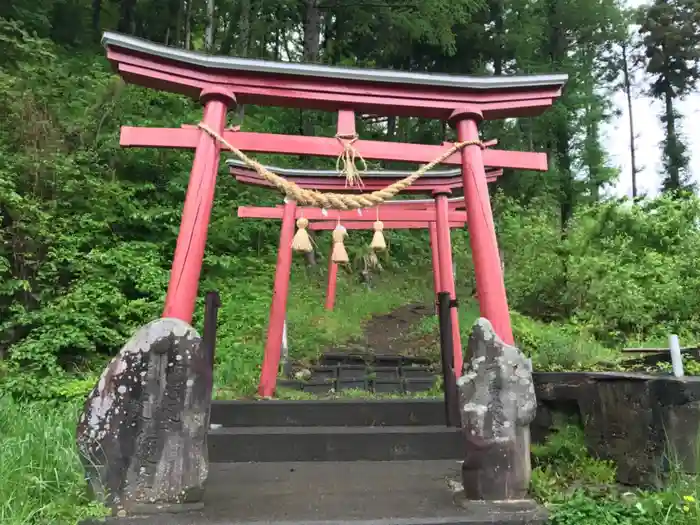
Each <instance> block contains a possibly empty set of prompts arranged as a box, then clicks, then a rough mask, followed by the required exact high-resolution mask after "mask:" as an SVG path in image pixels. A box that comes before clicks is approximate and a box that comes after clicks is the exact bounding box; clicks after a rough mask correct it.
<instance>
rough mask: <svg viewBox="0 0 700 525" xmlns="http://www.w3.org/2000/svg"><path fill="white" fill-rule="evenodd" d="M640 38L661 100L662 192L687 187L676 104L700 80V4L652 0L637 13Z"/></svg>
mask: <svg viewBox="0 0 700 525" xmlns="http://www.w3.org/2000/svg"><path fill="white" fill-rule="evenodd" d="M639 18H640V20H639V21H640V23H641V28H640V34H641V35H642V38H643V44H644V48H645V52H646V57H647V59H648V62H647V66H646V71H647V73H648V74H649V75H650V76H651V77H652V81H651V87H650V94H651V96H652V97H654V98H656V99H658V100H661V101H662V102H663V110H662V114H661V122H662V123H663V124H664V127H665V138H664V141H663V161H664V170H665V177H664V180H663V183H662V187H663V190H664V191H669V192H677V191H679V190H682V189H684V188H687V187H689V186H690V183H689V173H688V152H687V147H686V145H685V143H684V141H683V138H682V136H681V129H680V128H681V119H682V115H681V114H680V113H679V111H678V107H677V102H678V101H679V100H681V99H682V98H683V97H684V96H685V95H687V94H688V93H689V92H691V91H692V90H693V89H694V87H695V86H696V85H697V82H698V79H700V0H656V1H655V2H654V3H653V4H652V5H650V6H647V7H644V8H642V9H641V10H640V11H639Z"/></svg>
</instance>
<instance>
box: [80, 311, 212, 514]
mask: <svg viewBox="0 0 700 525" xmlns="http://www.w3.org/2000/svg"><path fill="white" fill-rule="evenodd" d="M212 368H213V367H212V363H211V355H210V353H209V351H208V350H207V349H206V348H205V345H203V344H202V339H201V338H200V336H199V335H198V334H197V332H196V331H195V330H194V328H192V327H191V326H190V325H188V324H187V323H185V322H184V321H180V320H179V319H158V320H156V321H153V322H151V323H149V324H147V325H145V326H143V327H142V328H140V329H139V330H138V331H137V332H136V334H135V335H134V336H133V337H132V338H131V340H130V341H129V342H128V343H127V344H126V345H124V347H123V348H122V349H121V351H120V352H119V354H118V355H117V356H116V357H115V358H114V359H113V360H112V361H111V362H110V364H109V365H108V366H107V368H106V369H105V371H104V372H103V373H102V376H101V378H100V380H99V383H98V384H97V386H96V387H95V388H94V389H93V390H92V392H91V393H90V395H89V396H88V399H87V401H86V403H85V407H84V410H83V413H82V415H81V416H80V421H79V423H78V432H77V443H78V448H79V450H80V453H81V456H82V459H83V464H84V466H85V470H86V475H87V480H88V482H89V485H90V488H91V490H92V492H93V494H94V496H95V497H96V498H97V499H98V500H99V501H101V502H103V503H104V504H105V505H107V506H108V507H110V508H112V509H113V512H114V513H115V514H117V515H124V514H150V513H154V512H162V511H169V512H174V511H179V510H192V509H193V508H198V507H201V499H202V495H203V484H204V482H205V480H206V478H207V474H208V458H207V443H206V433H207V429H208V424H209V409H210V406H211V393H212Z"/></svg>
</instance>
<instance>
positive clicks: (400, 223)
mask: <svg viewBox="0 0 700 525" xmlns="http://www.w3.org/2000/svg"><path fill="white" fill-rule="evenodd" d="M463 205H464V200H463V199H461V198H458V199H448V198H447V197H446V196H445V195H438V196H436V198H435V200H428V199H424V200H397V201H391V202H387V203H384V204H382V205H380V206H377V207H375V208H370V209H364V210H352V211H337V210H333V211H330V212H327V211H326V210H319V209H318V208H308V207H297V206H296V203H294V202H293V201H286V202H285V204H284V205H281V206H276V207H272V206H268V207H264V206H240V207H239V208H238V212H237V214H238V217H240V218H255V219H281V220H282V227H281V234H280V244H279V248H278V253H277V267H276V271H275V281H274V290H273V297H274V298H275V299H276V300H275V301H273V305H272V306H273V307H272V308H271V309H270V318H269V325H268V331H272V332H273V333H276V332H277V331H280V333H281V330H282V327H283V326H284V320H285V318H286V303H287V296H288V294H289V280H290V275H291V267H292V249H291V247H292V237H293V232H294V221H295V219H299V218H302V217H303V218H306V219H309V220H310V221H314V222H310V223H309V229H311V230H317V231H319V230H320V231H323V230H332V229H334V228H335V227H336V226H337V225H338V224H342V225H343V226H344V227H345V228H346V229H348V230H353V229H370V228H372V227H373V223H374V222H375V221H376V220H381V221H382V222H383V224H384V228H385V229H386V230H390V229H428V230H429V233H430V247H431V253H432V267H433V287H434V291H435V296H436V298H437V294H438V293H439V292H440V291H446V292H449V293H450V296H451V297H452V298H455V297H456V290H455V282H454V275H453V273H452V246H451V240H450V229H451V228H453V227H464V225H465V224H466V212H464V211H459V210H458V208H459V207H462V206H463ZM358 212H360V213H358ZM316 221H318V222H316ZM328 261H329V263H328V264H329V266H328V285H327V288H326V304H325V306H326V309H327V310H333V308H334V305H335V296H336V284H337V274H338V265H337V264H336V263H334V262H333V260H332V257H331V255H330V253H329V256H328ZM275 306H277V307H276V308H275ZM451 317H452V341H453V359H454V361H453V363H454V370H455V372H456V374H457V376H459V375H460V373H461V370H462V365H463V359H464V357H463V352H462V342H461V336H460V332H459V316H458V311H457V309H456V308H452V309H451ZM274 344H276V340H275V339H273V338H268V340H267V341H266V349H265V353H266V355H267V354H268V351H270V352H271V351H272V348H271V347H270V345H274ZM268 347H270V348H268Z"/></svg>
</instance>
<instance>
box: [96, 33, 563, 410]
mask: <svg viewBox="0 0 700 525" xmlns="http://www.w3.org/2000/svg"><path fill="white" fill-rule="evenodd" d="M102 41H103V44H104V45H105V47H106V48H107V58H108V59H109V60H110V62H111V63H112V65H113V67H114V68H115V69H116V71H117V72H118V73H119V74H120V75H121V76H122V78H123V79H124V80H125V81H127V82H131V83H134V84H139V85H142V86H147V87H151V88H155V89H161V90H166V91H171V92H174V93H181V94H185V95H188V96H190V97H192V98H195V99H199V100H201V101H202V103H203V104H204V115H203V118H202V124H203V125H205V126H207V128H208V129H209V130H211V131H213V132H214V133H216V134H218V135H219V136H221V137H223V139H224V140H226V141H228V142H229V143H231V144H232V145H235V146H236V147H237V148H239V149H241V150H245V151H248V152H267V153H284V154H293V155H319V156H327V157H337V156H338V155H339V154H340V153H341V152H342V151H343V148H344V146H343V144H342V141H340V140H338V138H330V137H328V138H326V137H300V136H293V135H279V134H268V133H250V132H241V131H238V130H231V129H227V128H226V116H227V111H228V109H229V107H231V106H233V105H235V104H236V103H239V104H258V105H275V106H285V107H299V108H308V109H321V110H326V111H337V112H338V137H348V136H355V135H356V133H355V113H356V112H358V113H362V114H366V113H372V114H381V115H394V116H403V117H407V116H408V117H422V118H433V119H440V120H443V121H449V122H450V123H451V124H452V125H453V126H454V127H455V128H456V131H457V140H458V141H460V142H469V143H470V144H469V145H466V146H464V147H462V148H461V151H460V152H455V153H454V154H452V155H450V156H449V157H448V158H446V159H444V161H443V162H442V163H443V164H447V165H453V166H454V165H457V166H461V167H462V181H463V187H464V199H465V205H466V213H467V216H468V219H469V220H468V223H469V224H468V227H469V233H470V243H471V247H472V256H473V260H474V270H475V276H476V286H477V294H478V296H479V300H480V309H481V315H482V316H484V317H486V318H487V319H489V320H490V321H491V323H492V325H493V327H494V329H495V331H496V333H497V334H498V335H499V336H500V337H501V338H502V339H503V340H504V341H505V342H507V343H512V342H513V335H512V329H511V326H510V315H509V311H508V302H507V298H506V292H505V285H504V282H503V274H502V270H501V264H500V256H499V251H498V245H497V241H496V235H495V229H494V224H493V217H492V212H491V204H490V201H489V193H488V187H487V177H486V169H485V168H486V167H491V168H496V169H500V168H515V169H524V170H539V171H546V169H547V157H546V154H543V153H525V152H515V151H503V150H494V149H490V148H488V149H487V148H485V147H484V144H481V145H478V144H477V143H476V142H474V141H478V140H479V133H478V123H479V122H480V121H481V120H483V119H502V118H510V117H522V116H535V115H539V114H541V113H542V112H543V111H545V110H546V109H547V108H549V107H550V106H551V105H552V103H553V102H554V100H555V99H556V98H558V97H559V96H560V95H561V91H562V88H563V85H564V83H565V82H566V79H567V77H566V75H534V76H498V77H467V76H453V75H439V74H419V73H406V72H400V71H375V70H369V69H359V68H340V67H330V66H322V65H309V64H292V63H283V62H269V61H262V60H249V59H240V58H232V57H218V56H207V55H203V54H200V53H196V52H191V51H185V50H182V49H175V48H170V47H167V46H163V45H159V44H155V43H152V42H148V41H146V40H142V39H139V38H135V37H130V36H126V35H121V34H118V33H112V32H107V33H105V34H104V36H103V39H102ZM472 142H473V143H472ZM120 143H121V145H122V146H125V147H168V148H185V149H194V150H195V157H194V162H193V165H192V172H191V175H190V182H189V186H188V189H187V195H186V198H185V205H184V209H183V215H182V223H181V225H180V233H179V236H178V240H177V246H176V249H175V256H174V259H173V268H172V272H171V275H170V283H169V285H168V293H167V297H166V302H165V309H164V312H163V316H165V317H176V318H179V319H181V320H183V321H185V322H187V323H190V322H191V320H192V314H193V312H194V307H195V300H196V295H197V289H198V285H199V277H200V273H201V267H202V261H203V257H204V247H205V244H206V235H207V229H208V225H209V220H210V215H211V207H212V203H213V198H214V187H215V182H216V175H217V172H218V166H219V154H220V150H221V142H220V141H219V140H218V139H215V138H214V137H213V136H212V135H211V134H210V133H209V132H205V131H204V130H203V129H198V128H196V127H194V126H183V127H182V128H179V129H178V128H133V127H128V126H124V127H122V132H121V140H120ZM353 146H354V147H355V149H356V150H357V151H358V152H359V153H360V154H361V155H362V157H363V158H365V159H376V160H385V161H405V162H414V163H426V162H430V161H432V160H433V159H436V158H438V157H440V156H441V155H442V154H443V152H445V150H446V149H447V147H446V145H441V146H434V145H426V144H406V143H394V142H382V141H370V140H356V141H354V142H353ZM338 182H340V181H337V182H336V185H333V184H330V185H329V188H333V189H337V188H338V187H339V185H338ZM419 182H420V181H419ZM299 185H300V186H302V184H301V183H300V184H299ZM340 186H342V182H340ZM318 189H326V188H318ZM295 206H296V204H295V203H292V205H290V206H289V208H290V209H293V208H295ZM448 232H449V230H448ZM290 241H291V238H290ZM274 387H275V385H274V383H273V384H267V385H263V388H261V390H260V393H261V394H263V395H266V396H269V395H272V394H273V393H274Z"/></svg>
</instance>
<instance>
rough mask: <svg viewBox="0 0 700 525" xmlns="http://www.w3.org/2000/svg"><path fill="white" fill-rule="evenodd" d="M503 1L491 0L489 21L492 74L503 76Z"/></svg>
mask: <svg viewBox="0 0 700 525" xmlns="http://www.w3.org/2000/svg"><path fill="white" fill-rule="evenodd" d="M503 11H504V0H493V1H492V4H491V20H492V21H493V23H494V39H493V40H494V53H493V74H494V75H502V74H503V32H504V31H503V29H504V27H503V26H504V20H503V16H504V13H503Z"/></svg>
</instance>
